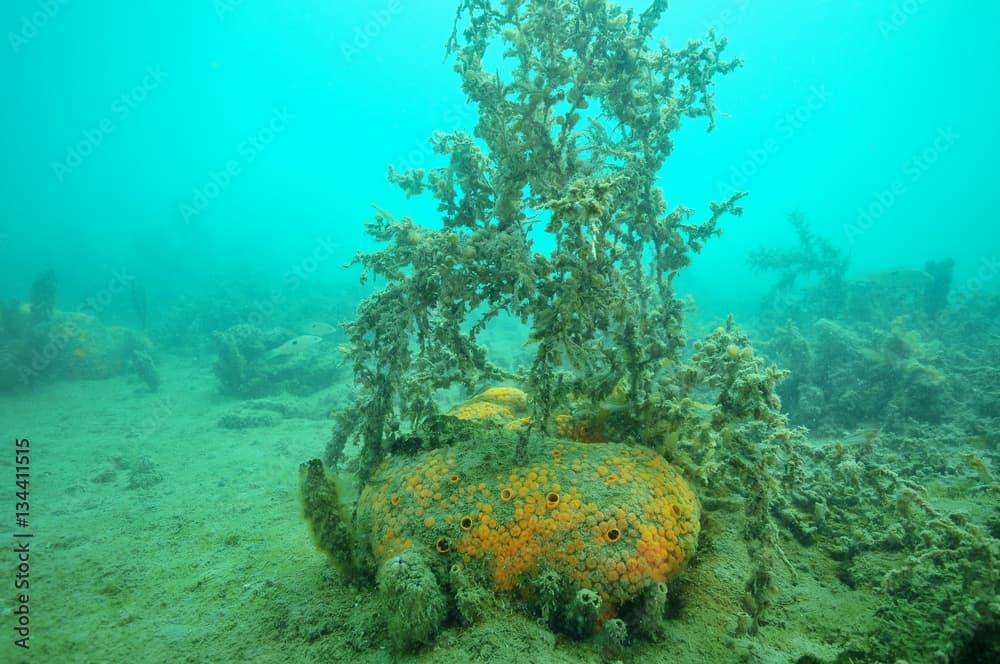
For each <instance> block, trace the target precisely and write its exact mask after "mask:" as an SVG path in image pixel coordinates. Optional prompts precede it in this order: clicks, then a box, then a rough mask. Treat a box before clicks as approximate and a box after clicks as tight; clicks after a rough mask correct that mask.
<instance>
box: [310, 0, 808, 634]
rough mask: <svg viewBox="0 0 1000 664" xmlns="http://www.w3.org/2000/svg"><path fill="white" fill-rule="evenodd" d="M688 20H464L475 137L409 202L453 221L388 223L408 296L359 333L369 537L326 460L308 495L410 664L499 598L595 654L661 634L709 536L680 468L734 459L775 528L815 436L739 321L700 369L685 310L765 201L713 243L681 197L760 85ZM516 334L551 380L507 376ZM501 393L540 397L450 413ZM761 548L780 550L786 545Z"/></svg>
mask: <svg viewBox="0 0 1000 664" xmlns="http://www.w3.org/2000/svg"><path fill="white" fill-rule="evenodd" d="M666 6H667V3H666V2H665V1H654V2H652V3H651V4H650V5H649V6H648V7H647V8H646V9H645V10H643V11H641V12H636V11H634V10H631V9H623V8H621V7H619V6H617V5H615V4H614V3H612V2H606V1H605V0H560V1H556V0H536V1H529V2H524V1H522V2H518V1H515V0H505V1H504V2H494V1H490V0H463V1H462V2H460V4H459V7H458V11H457V13H456V19H455V26H454V29H453V32H452V35H451V38H450V39H449V41H448V54H449V55H450V56H451V57H452V58H453V61H454V67H455V70H456V71H457V72H458V74H459V76H460V77H461V80H462V90H463V91H464V92H465V94H466V95H467V96H468V99H469V101H470V102H471V103H472V104H474V105H475V106H476V107H477V109H478V116H479V117H478V122H477V124H476V126H475V130H474V133H473V134H469V133H467V132H465V131H452V132H447V133H445V132H441V133H436V134H435V135H434V137H433V138H432V144H433V147H434V150H435V152H436V153H437V154H438V155H440V156H441V157H442V158H443V159H444V160H445V164H444V165H442V166H439V167H435V168H431V169H429V170H425V169H422V168H418V169H408V170H406V171H405V172H397V171H395V170H392V169H390V174H389V176H390V179H391V180H392V181H394V182H396V183H398V184H399V185H400V186H401V187H402V188H403V189H404V190H405V191H406V192H407V193H408V194H412V195H417V194H422V193H426V192H429V193H430V194H431V195H432V196H434V197H435V199H436V200H437V201H438V210H439V212H440V218H439V219H438V220H437V221H436V223H434V222H428V223H434V227H430V226H428V225H425V224H418V223H417V222H416V221H415V220H414V219H412V218H410V217H407V216H403V217H400V218H396V217H395V216H393V215H392V214H390V213H389V212H387V211H384V210H378V212H377V214H376V216H375V219H374V220H373V221H371V222H369V223H368V225H367V231H368V233H369V234H370V235H371V236H372V238H373V239H375V240H376V241H378V242H381V243H383V244H384V248H382V249H380V250H378V251H373V252H369V253H360V252H359V253H358V254H357V255H356V257H355V259H354V263H355V264H358V265H360V266H361V267H362V280H365V279H367V278H369V277H381V278H382V279H384V285H383V286H382V288H381V289H379V290H377V291H376V292H375V293H374V294H373V295H371V296H370V297H369V298H367V299H366V300H364V301H363V302H362V303H361V304H360V305H359V307H358V312H357V318H356V319H355V320H354V321H352V322H350V323H348V324H346V326H345V330H346V332H347V334H348V342H347V343H346V344H345V345H344V346H343V350H344V352H345V353H346V355H347V357H348V359H349V361H350V362H351V363H352V366H353V371H354V382H355V387H356V396H355V398H354V400H353V402H352V403H351V404H350V405H348V406H347V407H346V408H344V409H343V410H342V411H341V412H340V414H339V415H338V417H337V424H336V426H335V427H334V431H333V436H332V439H331V441H330V444H329V446H328V448H327V454H326V462H327V463H328V464H330V465H336V464H339V463H341V462H342V461H344V456H345V455H344V450H345V448H346V447H347V446H348V445H349V444H355V443H356V444H358V445H359V447H360V452H359V454H358V456H357V458H356V459H355V458H353V457H352V458H351V463H352V464H356V468H357V470H358V474H359V478H360V482H361V485H362V487H361V492H360V499H359V502H358V504H357V505H356V509H355V511H354V514H353V516H346V515H345V513H344V510H343V508H342V506H340V505H339V500H332V499H331V496H332V497H336V495H337V493H336V483H335V482H333V481H332V480H331V479H329V478H328V477H327V476H326V475H325V473H326V471H325V470H324V468H323V466H322V465H321V464H320V463H319V462H318V461H313V462H310V464H309V465H307V466H305V467H304V468H303V497H304V502H305V507H306V516H307V519H308V520H309V521H310V523H311V525H312V527H313V531H314V535H315V536H316V538H317V540H318V541H319V543H320V545H321V546H322V547H323V548H325V549H327V550H328V551H329V552H330V553H331V555H332V557H333V559H334V561H335V562H336V563H337V564H338V565H339V566H340V567H341V568H342V569H344V570H345V571H347V572H349V573H351V574H355V575H358V576H360V577H363V578H369V579H374V580H375V581H376V583H377V584H378V587H379V588H380V591H381V593H382V595H383V597H384V598H385V601H386V604H387V608H386V614H387V616H388V618H387V623H388V629H389V633H390V635H391V637H392V640H393V642H394V643H395V645H396V646H397V648H399V649H409V648H413V647H417V646H419V645H420V644H422V643H426V642H428V641H429V640H430V639H432V638H433V637H434V635H435V634H436V633H437V631H438V630H439V629H440V628H441V626H442V625H443V624H444V621H445V620H446V619H447V617H448V616H455V615H458V616H460V618H461V620H462V621H463V622H472V621H474V620H476V619H477V618H478V616H479V615H481V613H482V612H483V611H484V610H485V607H487V606H489V605H490V598H491V597H493V596H494V594H495V593H505V594H507V600H508V601H514V600H515V599H516V600H517V601H523V604H524V606H525V608H526V609H527V610H529V611H534V612H537V613H538V614H540V615H541V617H542V618H543V619H545V620H547V621H548V622H549V623H550V624H551V625H552V626H553V627H554V628H557V629H560V630H562V631H565V632H568V633H570V634H574V635H576V636H579V637H585V636H588V635H590V634H592V633H593V632H594V630H595V629H597V628H599V627H600V626H601V625H604V624H611V625H613V626H614V630H615V634H616V635H617V636H616V639H618V640H624V638H625V631H624V630H625V629H626V628H628V629H634V630H636V631H637V632H642V631H643V630H646V631H647V633H649V634H650V635H653V633H654V632H656V631H658V628H656V627H655V626H656V625H659V622H660V621H661V620H662V618H663V613H664V605H665V598H666V585H665V583H666V582H667V581H668V580H669V579H670V578H671V577H672V576H673V575H674V574H676V573H677V572H678V571H679V570H680V569H681V568H682V567H683V565H684V563H685V561H686V560H687V559H689V558H690V556H691V555H692V554H693V552H694V548H695V545H696V540H697V536H698V532H699V506H698V501H697V500H696V499H695V496H694V494H693V492H692V490H691V488H690V487H689V485H688V484H687V483H686V482H685V480H684V479H683V478H682V477H681V476H680V474H679V473H678V470H676V469H675V466H673V465H670V464H669V463H668V462H667V460H666V459H671V460H673V459H674V458H675V456H674V455H676V458H679V459H680V460H681V463H680V465H679V466H677V467H678V468H680V469H681V470H683V471H684V472H685V473H687V472H693V473H695V476H696V477H700V478H707V477H709V476H711V475H712V474H713V473H714V472H715V469H716V468H717V467H718V466H719V464H720V463H723V462H728V461H729V460H731V459H733V460H735V461H734V463H738V464H739V467H740V471H739V473H740V474H739V478H740V480H741V481H742V480H746V481H747V482H746V483H743V485H744V486H754V487H757V488H758V489H759V491H758V493H759V494H760V495H759V496H758V497H757V499H756V500H755V501H753V505H754V508H753V509H754V510H756V512H755V514H757V515H762V516H760V519H763V520H764V521H765V522H766V520H767V517H766V515H767V505H768V502H769V500H770V494H769V493H768V491H769V490H770V489H769V487H771V486H773V485H774V483H773V482H771V481H770V480H769V477H768V473H769V469H770V468H771V467H772V465H773V464H774V463H775V459H776V458H777V456H776V455H775V454H772V453H771V451H772V450H773V449H774V448H777V447H780V446H782V445H784V444H785V443H787V442H788V440H789V438H790V436H789V435H785V434H782V433H781V432H786V430H785V429H784V420H783V419H782V418H781V416H780V413H779V412H778V405H777V399H776V397H774V395H773V390H772V388H773V384H774V382H776V380H777V379H778V378H780V372H776V370H767V371H765V370H764V369H763V368H762V366H761V362H760V360H759V359H757V358H756V357H755V356H754V355H753V354H752V351H751V350H750V348H749V343H748V342H747V341H746V339H745V337H743V336H742V334H741V333H740V332H739V331H738V329H737V328H735V326H734V325H733V323H732V322H731V321H730V322H729V323H728V324H727V327H726V329H725V330H724V331H723V330H722V329H721V328H720V332H719V333H718V334H717V335H716V336H719V339H718V342H722V343H723V345H721V346H719V348H718V349H717V350H713V351H712V352H710V353H703V354H700V355H698V356H696V358H692V360H691V361H689V362H686V363H682V362H681V361H680V360H681V358H680V353H681V349H682V348H683V347H684V345H685V341H684V338H683V335H682V319H683V304H682V302H681V301H680V300H679V299H678V298H677V297H676V296H675V293H674V290H673V280H674V278H675V277H676V276H677V274H678V273H679V272H680V270H682V269H683V268H684V267H685V266H687V265H688V264H689V262H690V260H691V255H692V254H695V253H698V252H699V251H700V250H701V249H702V246H703V243H704V242H705V241H706V240H707V239H708V238H710V237H712V236H714V235H716V234H717V233H718V232H719V229H718V227H717V225H718V222H719V220H720V218H721V217H722V216H723V215H724V214H726V213H733V214H739V212H740V208H739V207H738V206H737V205H736V203H737V201H738V200H739V199H740V198H741V197H742V196H743V194H742V193H739V192H737V193H734V194H733V195H732V196H730V197H729V198H728V199H727V200H725V201H722V202H719V203H714V202H713V203H710V204H709V208H710V214H708V215H707V216H706V217H704V218H703V219H701V220H694V219H693V217H694V210H692V209H691V208H688V207H684V206H683V205H673V206H671V205H668V203H667V201H666V199H665V197H664V193H663V190H662V189H661V187H659V186H658V185H657V184H656V181H657V178H658V172H659V170H660V168H661V166H662V165H663V163H664V160H665V159H666V157H667V156H668V155H669V154H670V152H671V151H672V149H673V143H672V138H671V136H672V134H673V132H675V131H676V130H677V129H678V127H679V126H680V124H681V122H682V121H684V120H685V119H692V118H705V119H706V120H707V123H708V128H709V129H712V127H714V122H715V116H716V114H717V109H716V106H715V102H714V98H713V94H712V89H713V85H714V79H715V77H716V75H718V74H725V73H727V72H729V71H731V70H732V69H733V68H735V67H736V66H738V64H739V62H738V61H737V60H733V61H728V62H727V61H724V60H723V59H722V58H721V53H722V50H723V49H724V47H725V40H724V39H717V38H716V36H715V35H714V34H712V33H710V34H709V36H708V39H707V40H706V41H703V42H701V41H691V42H688V43H687V45H685V46H684V47H682V48H680V49H672V48H670V47H669V46H668V45H667V44H666V43H664V42H661V43H660V44H659V45H655V44H654V43H653V37H652V36H653V31H654V29H655V27H656V25H657V23H658V22H659V19H660V18H661V16H662V14H663V13H664V11H665V10H666ZM536 241H537V248H536ZM501 315H508V316H512V317H514V318H516V319H519V320H520V321H521V322H522V323H523V324H524V325H526V326H527V328H528V330H529V332H530V342H531V347H532V348H534V358H533V359H532V361H531V364H530V366H529V367H525V368H522V369H520V370H517V371H509V370H505V369H502V368H501V367H499V366H497V365H496V364H495V363H493V362H492V361H491V360H490V358H489V354H488V352H487V350H486V348H485V346H484V345H483V344H482V343H481V342H480V335H481V333H482V332H483V330H484V329H485V328H486V327H487V325H488V324H489V323H490V322H491V321H492V320H494V319H495V318H497V317H498V316H501ZM732 343H739V344H740V348H739V350H738V352H736V353H735V354H728V353H727V351H726V350H725V348H726V345H725V344H732ZM717 345H718V343H717V342H716V341H713V342H712V344H711V347H712V348H713V349H715V347H716V346H717ZM498 383H514V384H517V385H520V386H521V387H523V388H525V391H523V392H522V391H521V390H519V389H516V388H509V387H508V388H494V389H493V390H490V391H487V392H485V393H481V394H479V396H478V397H476V398H473V399H471V400H470V401H468V402H466V403H464V404H460V405H459V406H457V407H455V409H454V410H452V411H451V412H450V413H447V414H444V415H442V413H441V411H440V407H439V401H438V398H437V397H438V395H440V394H441V391H442V390H445V389H447V388H451V387H454V386H455V385H461V386H463V387H464V388H465V389H466V390H467V393H468V394H476V393H477V392H479V391H480V390H482V388H483V387H485V386H486V385H490V384H493V385H496V384H498ZM696 399H697V400H696ZM776 432H778V433H776ZM786 433H787V432H786ZM744 451H746V454H748V455H750V456H751V457H752V458H751V459H750V463H747V462H746V460H744V459H742V457H741V455H742V454H743V453H744ZM387 457H388V458H387ZM665 457H666V458H665ZM737 457H740V458H739V459H737ZM748 510H750V508H749V507H748ZM767 525H769V522H766V523H765V526H767ZM754 537H755V538H756V539H755V540H754V542H755V544H754V546H755V548H757V549H759V550H763V551H767V550H768V547H769V546H770V545H769V544H764V545H763V546H761V540H762V539H763V540H766V541H767V542H771V541H773V538H772V537H771V536H770V531H767V533H765V534H761V533H757V534H755V535H754ZM762 560H764V561H765V562H766V561H767V560H769V558H762ZM762 564H764V563H763V562H762ZM754 583H756V585H757V586H759V587H760V588H761V590H760V594H761V595H763V593H764V588H765V586H766V584H764V583H763V582H756V581H755V582H754ZM616 615H618V616H620V617H614V616H616Z"/></svg>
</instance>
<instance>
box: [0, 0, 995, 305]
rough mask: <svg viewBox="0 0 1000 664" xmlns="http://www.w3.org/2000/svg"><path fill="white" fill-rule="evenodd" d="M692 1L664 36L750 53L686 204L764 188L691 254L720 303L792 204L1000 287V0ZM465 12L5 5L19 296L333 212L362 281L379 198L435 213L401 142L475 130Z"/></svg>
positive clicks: (887, 262)
mask: <svg viewBox="0 0 1000 664" xmlns="http://www.w3.org/2000/svg"><path fill="white" fill-rule="evenodd" d="M671 4H672V6H671V8H670V10H669V12H668V14H667V17H666V20H665V21H664V22H663V25H662V27H661V32H662V34H663V35H664V36H665V37H667V38H668V39H670V40H671V41H672V42H675V43H678V44H681V43H684V41H685V40H686V39H688V38H689V37H695V36H700V35H701V34H702V33H703V32H704V29H705V28H706V27H707V26H714V27H716V28H717V29H718V31H719V32H720V33H721V34H725V35H727V36H728V37H729V38H730V46H729V49H728V54H729V55H730V56H735V55H738V56H741V57H743V58H744V59H745V61H746V65H745V67H744V68H743V69H741V70H738V71H737V72H734V73H733V74H731V75H729V76H726V77H724V78H722V79H721V80H720V81H719V84H718V101H719V105H720V107H721V108H722V110H723V111H725V112H726V113H727V114H728V115H729V117H724V118H721V119H720V121H719V124H718V127H717V129H716V130H715V131H713V132H712V133H711V134H708V135H706V134H705V132H704V125H703V123H700V122H697V121H691V122H688V123H687V126H686V127H685V128H684V129H683V130H682V131H681V133H680V136H679V137H678V140H677V141H676V143H677V149H676V151H675V154H674V155H673V157H672V158H670V159H669V160H668V162H667V165H666V167H665V169H664V173H663V184H664V187H665V189H666V194H667V199H668V201H670V202H671V203H672V204H673V203H683V204H685V205H688V206H691V207H694V208H696V209H698V210H705V209H706V207H707V202H708V201H709V200H712V199H719V198H721V197H722V196H723V195H724V194H727V193H728V192H729V191H731V190H733V189H745V190H748V191H750V192H751V196H750V197H749V198H748V199H746V201H745V203H746V204H745V208H746V213H745V216H744V217H743V218H742V219H739V220H735V219H734V220H727V222H726V224H725V232H726V235H725V237H724V238H722V239H720V240H718V241H715V242H713V243H711V245H710V247H709V248H708V250H707V251H706V252H705V254H704V256H702V257H701V258H700V259H699V260H698V261H697V262H696V265H695V267H694V269H692V270H691V271H690V273H688V274H686V275H685V284H686V285H687V286H688V287H689V288H690V289H691V290H692V291H693V292H694V294H695V295H696V297H697V298H698V299H699V300H700V301H701V302H702V304H703V306H704V307H710V308H711V310H712V311H719V312H722V313H724V312H725V311H726V310H728V309H730V308H733V307H738V306H739V304H740V303H741V302H745V301H746V296H747V295H755V294H757V293H759V292H760V291H761V289H762V288H764V286H765V284H762V283H760V281H759V280H748V279H747V272H746V270H745V261H744V257H745V255H746V252H747V250H748V249H749V248H753V247H756V246H758V245H760V244H774V243H775V242H780V241H781V239H782V237H783V235H785V234H786V233H787V228H786V227H785V225H784V223H783V221H782V220H783V217H784V213H785V212H787V211H788V210H790V209H794V208H801V209H803V210H804V211H806V212H807V213H808V214H809V216H810V219H811V220H812V222H813V224H814V227H815V229H816V230H817V231H818V232H821V233H824V234H825V235H827V236H829V237H830V238H831V239H832V240H833V241H834V242H836V243H838V244H839V245H840V246H843V247H844V248H845V249H847V250H849V251H850V257H851V269H852V270H857V271H866V270H871V269H878V268H881V267H887V266H914V267H919V266H921V265H922V264H923V262H924V261H925V260H929V259H940V258H943V257H945V256H951V257H952V258H954V259H955V261H956V268H955V270H956V271H955V282H956V284H961V283H963V282H964V281H968V280H970V279H973V278H976V277H977V276H982V275H981V274H980V273H985V275H986V277H987V279H986V280H987V281H988V282H989V283H991V284H994V285H995V284H996V282H997V278H998V272H1000V270H998V269H997V264H996V256H997V255H998V254H1000V235H998V234H997V233H996V232H995V231H994V230H993V229H992V227H993V219H992V218H991V210H992V207H991V203H992V194H991V189H992V187H991V184H990V183H991V180H990V177H991V176H990V175H989V173H990V170H989V167H988V165H987V164H988V162H987V159H988V157H989V155H991V154H992V152H993V151H994V148H995V146H996V145H997V144H998V141H1000V135H998V131H1000V130H998V128H997V125H996V123H995V122H994V121H993V118H992V114H993V109H994V107H995V105H996V99H995V97H994V95H995V94H996V93H995V89H994V88H995V86H994V85H992V84H991V80H992V78H993V77H994V75H993V74H992V71H991V68H990V67H989V66H988V65H987V64H986V63H988V62H989V60H990V58H991V57H992V56H991V52H990V50H989V46H988V44H990V43H991V41H992V39H991V33H990V30H991V29H992V28H991V26H993V25H995V24H996V21H997V19H998V18H1000V16H998V13H1000V10H998V9H997V8H995V7H992V6H987V5H983V4H982V3H970V2H958V3H944V2H936V1H925V2H921V1H919V0H911V1H909V2H906V1H898V2H870V3H857V2H841V3H834V2H807V3H786V2H777V1H770V2H749V1H748V2H744V1H739V2H717V1H716V2H674V3H671ZM453 15H454V8H453V7H452V3H450V2H430V3H416V2H406V1H404V0H385V1H384V2H380V1H376V2H362V3H328V2H326V3H324V2H295V3H282V2H249V1H245V2H240V1H239V0H225V1H224V0H218V1H216V2H214V3H213V2H186V1H181V2H176V3H169V4H164V5H157V6H156V7H149V6H143V7H138V6H136V5H135V4H134V3H124V2H108V3H101V4H100V6H99V7H94V6H92V5H89V4H86V3H78V2H58V1H53V2H51V3H46V2H39V1H35V2H22V1H17V2H9V3H5V4H4V6H3V8H2V9H0V24H2V25H3V26H4V27H5V39H4V48H3V49H2V50H0V53H2V54H0V72H2V76H3V80H4V81H5V84H6V87H7V89H8V90H9V91H10V93H11V94H10V96H9V97H8V101H7V102H6V103H5V104H4V105H3V109H2V111H0V113H2V117H0V121H2V122H0V127H2V129H0V131H3V133H4V136H5V140H4V145H5V152H6V155H5V158H6V162H7V164H8V166H7V169H6V173H5V177H4V178H2V182H0V205H2V208H0V224H2V228H0V231H2V232H3V233H4V236H3V241H2V243H0V252H2V253H0V256H2V257H3V263H4V265H5V266H6V275H5V278H4V280H3V282H2V283H3V285H2V287H0V295H2V296H4V297H23V295H24V293H25V292H26V289H27V288H28V286H29V284H30V282H31V279H32V278H33V276H34V274H35V273H36V272H37V271H38V269H40V268H45V267H52V268H55V269H56V270H57V271H58V273H59V275H60V281H61V284H62V286H61V289H60V294H59V298H60V304H61V305H62V306H66V307H72V306H73V304H74V303H75V302H78V301H80V300H81V299H85V298H86V297H88V296H90V294H91V293H92V292H93V291H94V290H98V289H100V288H101V287H103V286H104V284H105V282H106V281H107V280H108V279H109V278H110V275H111V273H112V272H113V271H114V270H115V269H122V270H127V271H129V272H130V273H131V274H134V275H136V276H137V277H139V278H141V279H142V280H143V281H144V283H145V284H146V287H147V289H148V290H149V291H150V295H151V296H155V298H156V299H157V301H159V302H169V301H170V300H171V299H172V298H175V297H177V296H178V295H179V294H180V293H183V292H186V291H191V290H198V289H204V288H206V287H207V286H208V285H209V284H211V283H213V282H214V281H215V280H217V279H218V278H220V276H222V275H234V274H244V275H248V277H250V278H252V279H259V280H262V281H263V282H267V281H268V280H273V279H278V278H280V275H281V274H283V273H284V271H285V270H287V269H288V268H289V267H290V266H293V265H295V264H296V263H298V262H299V261H300V260H302V258H303V257H304V256H307V255H309V254H311V252H312V251H313V250H314V249H315V246H316V245H315V242H316V240H317V238H322V237H325V236H326V235H330V234H332V235H334V236H335V237H336V242H337V244H338V245H340V250H339V251H340V254H339V255H337V256H336V258H335V260H330V261H327V262H326V263H324V264H323V266H322V268H321V269H320V271H319V272H318V273H317V274H316V278H317V280H323V281H324V282H338V281H340V280H343V279H353V276H350V275H348V274H346V273H345V272H344V271H343V270H342V269H341V268H340V264H341V263H342V262H343V259H344V258H346V257H349V256H350V255H351V254H352V253H353V251H354V249H355V248H356V247H358V246H366V245H365V244H364V240H363V239H362V238H361V230H362V223H363V221H364V220H366V219H367V218H369V217H370V214H371V212H370V207H369V205H370V204H371V203H378V204H379V205H382V206H384V207H386V208H387V209H390V210H393V211H394V212H396V213H397V214H403V213H411V214H414V215H415V216H416V217H417V220H418V221H423V222H426V223H428V224H433V223H434V220H435V215H434V213H433V209H432V208H431V204H430V203H429V202H428V201H421V200H411V201H405V200H404V198H403V197H402V195H401V194H400V193H399V192H397V191H396V190H395V189H394V188H393V187H392V186H390V185H389V184H387V183H386V182H385V177H384V175H385V167H386V164H387V163H394V164H397V165H401V166H417V165H425V164H433V161H432V155H431V154H430V151H429V149H428V144H427V142H426V138H427V136H428V135H429V134H430V133H431V132H432V131H433V130H435V129H453V128H466V129H471V128H472V125H473V122H474V115H473V112H472V110H471V109H470V108H469V107H467V106H466V105H465V104H464V100H463V97H462V95H461V93H460V91H459V90H458V85H457V77H456V75H455V74H454V73H453V72H452V71H451V68H450V66H449V65H448V64H442V57H443V55H444V48H443V45H444V41H445V39H446V38H447V36H448V34H449V33H450V27H451V20H452V17H453ZM227 167H231V168H233V169H235V170H236V171H237V174H236V175H234V176H233V175H228V176H227V174H226V171H227ZM199 192H200V193H201V194H202V197H203V198H204V199H205V200H201V199H200V198H199V197H198V194H199ZM185 206H187V207H185ZM765 281H766V280H765Z"/></svg>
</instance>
